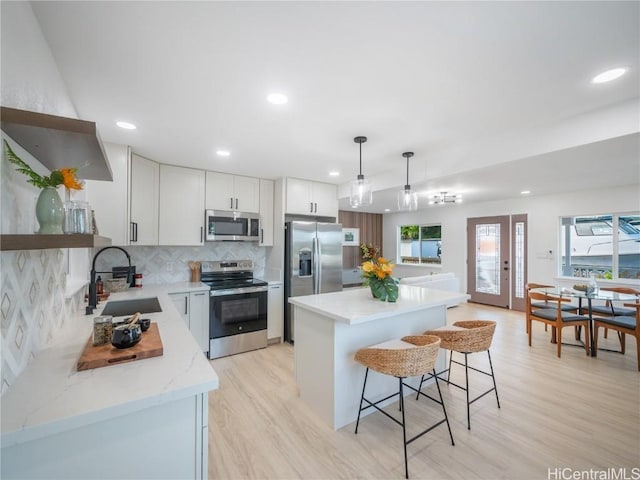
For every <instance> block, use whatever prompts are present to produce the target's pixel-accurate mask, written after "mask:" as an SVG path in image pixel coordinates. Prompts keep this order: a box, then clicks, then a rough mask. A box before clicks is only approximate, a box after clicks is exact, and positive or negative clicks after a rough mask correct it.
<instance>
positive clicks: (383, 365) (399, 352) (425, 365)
mask: <svg viewBox="0 0 640 480" xmlns="http://www.w3.org/2000/svg"><path fill="white" fill-rule="evenodd" d="M439 347H440V339H439V338H438V337H434V336H429V335H416V336H408V337H402V338H401V339H400V340H391V341H388V342H384V343H380V344H378V345H373V346H371V347H368V348H362V349H360V350H358V351H357V352H356V355H355V360H356V361H357V362H359V363H361V364H362V365H364V366H365V367H367V370H366V371H365V374H364V384H363V385H362V396H361V397H360V408H359V410H358V420H357V421H356V430H355V433H356V434H357V433H358V425H359V424H360V414H361V413H362V411H364V410H366V409H367V408H371V407H373V408H375V409H376V410H378V411H380V412H382V413H383V414H384V415H386V416H387V417H389V418H390V419H391V420H393V421H394V422H396V423H397V424H398V425H400V426H401V427H402V438H403V442H404V472H405V477H406V478H409V466H408V462H407V445H408V444H410V443H411V442H413V441H414V440H416V439H417V438H419V437H421V436H422V435H424V434H425V433H427V432H429V431H430V430H433V429H434V428H436V427H437V426H438V425H441V424H442V423H445V422H446V424H447V428H448V430H449V437H450V438H451V445H455V443H454V442H453V435H452V434H451V427H450V425H449V417H447V410H446V409H445V407H444V401H443V400H442V393H441V392H440V385H439V384H438V377H437V376H436V377H435V378H436V386H437V387H438V396H439V398H440V400H437V399H435V398H433V397H431V396H429V395H427V394H426V393H423V392H420V391H419V390H416V389H415V388H413V387H412V386H411V385H408V384H406V383H404V379H405V378H407V377H413V376H418V375H423V376H424V375H425V374H426V373H428V372H433V375H435V369H434V365H435V362H436V358H437V356H438V349H439ZM370 369H371V370H374V371H376V372H378V373H382V374H384V375H391V376H394V377H396V378H397V379H398V392H397V393H393V394H391V395H389V396H387V397H385V398H383V399H381V400H378V401H377V402H371V401H370V400H368V399H367V398H365V396H364V391H365V388H366V387H367V377H368V375H369V370H370ZM403 387H408V388H410V389H411V390H413V391H415V392H418V395H420V394H422V395H424V396H425V397H427V398H429V399H431V400H433V401H434V402H436V403H438V404H440V405H442V411H443V413H444V419H443V420H440V421H439V422H437V423H435V424H433V425H431V426H430V427H429V428H427V429H426V430H424V431H422V432H421V433H419V434H417V435H415V436H414V437H413V438H411V439H409V440H407V431H406V428H405V415H404V390H403ZM396 395H399V396H400V411H401V412H402V421H401V422H400V421H399V420H397V419H396V418H394V417H392V416H391V415H389V414H388V413H387V412H385V411H384V410H382V409H381V408H380V407H378V404H379V403H381V402H384V401H385V400H388V399H390V398H393V397H395V396H396ZM365 402H366V403H367V404H368V405H366V406H365V407H363V406H362V405H363V403H365Z"/></svg>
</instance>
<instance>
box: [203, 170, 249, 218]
mask: <svg viewBox="0 0 640 480" xmlns="http://www.w3.org/2000/svg"><path fill="white" fill-rule="evenodd" d="M206 182H207V187H206V208H207V209H210V210H235V211H239V212H247V213H259V211H260V179H258V178H252V177H243V176H239V175H228V174H226V173H218V172H207V175H206Z"/></svg>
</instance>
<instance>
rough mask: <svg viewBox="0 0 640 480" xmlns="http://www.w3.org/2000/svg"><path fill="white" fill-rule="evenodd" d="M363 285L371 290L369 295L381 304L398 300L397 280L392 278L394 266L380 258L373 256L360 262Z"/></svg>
mask: <svg viewBox="0 0 640 480" xmlns="http://www.w3.org/2000/svg"><path fill="white" fill-rule="evenodd" d="M361 267H362V276H363V278H364V284H365V285H368V286H369V288H370V289H371V294H372V295H373V296H374V298H377V299H379V300H381V301H383V302H395V301H396V300H397V299H398V280H396V279H395V278H393V277H392V276H391V274H392V273H393V267H394V265H393V264H392V263H389V261H388V260H387V259H386V258H384V257H380V256H374V257H372V258H370V259H369V260H365V261H364V262H362V265H361Z"/></svg>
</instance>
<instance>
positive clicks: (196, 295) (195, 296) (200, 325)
mask: <svg viewBox="0 0 640 480" xmlns="http://www.w3.org/2000/svg"><path fill="white" fill-rule="evenodd" d="M169 298H171V301H172V302H173V303H174V305H175V306H176V309H177V310H178V313H180V316H181V317H182V319H183V320H184V322H185V323H186V324H187V326H188V327H189V331H190V332H191V334H192V335H193V337H194V338H195V339H196V342H198V345H200V348H201V349H202V351H203V352H208V351H209V291H203V292H175V293H170V294H169Z"/></svg>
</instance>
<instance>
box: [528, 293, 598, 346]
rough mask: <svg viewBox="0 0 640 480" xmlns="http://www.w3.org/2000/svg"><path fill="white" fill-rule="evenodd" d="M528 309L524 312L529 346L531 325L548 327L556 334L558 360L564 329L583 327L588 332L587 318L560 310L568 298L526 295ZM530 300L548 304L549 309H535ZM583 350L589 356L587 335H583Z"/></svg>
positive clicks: (534, 294) (535, 294) (540, 294)
mask: <svg viewBox="0 0 640 480" xmlns="http://www.w3.org/2000/svg"><path fill="white" fill-rule="evenodd" d="M527 295H528V297H529V307H528V308H527V311H526V319H527V332H528V333H529V346H531V325H532V321H533V320H536V321H538V322H542V323H544V324H545V325H550V326H551V328H552V329H554V331H555V333H556V343H557V345H558V358H560V355H561V353H562V329H563V328H564V327H585V331H587V332H588V331H589V330H588V329H589V317H585V316H583V315H578V314H576V313H573V312H572V311H566V310H563V309H562V306H563V303H566V302H569V301H570V300H569V299H568V298H563V297H554V296H551V295H547V294H545V293H539V292H532V291H530V292H529V293H528V294H527ZM532 300H535V301H537V302H538V301H540V302H545V303H547V304H550V308H535V307H533V306H532V305H533V303H534V302H532ZM584 348H585V352H586V354H587V355H589V334H588V333H587V335H585V342H584Z"/></svg>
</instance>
